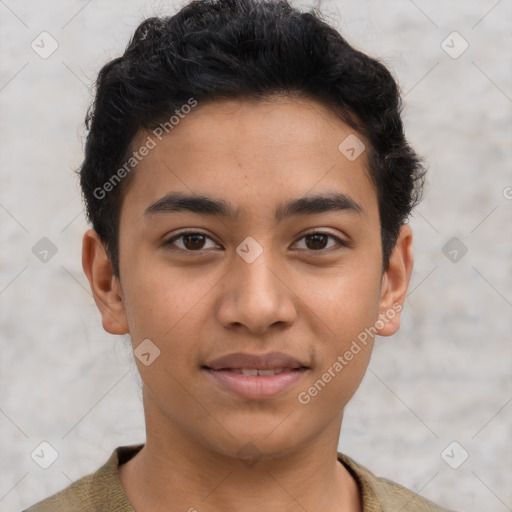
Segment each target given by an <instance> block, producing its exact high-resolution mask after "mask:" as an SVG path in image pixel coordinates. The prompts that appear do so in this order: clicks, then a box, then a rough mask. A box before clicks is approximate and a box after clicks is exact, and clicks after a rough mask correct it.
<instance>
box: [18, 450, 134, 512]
mask: <svg viewBox="0 0 512 512" xmlns="http://www.w3.org/2000/svg"><path fill="white" fill-rule="evenodd" d="M142 446H143V445H132V446H119V447H117V448H116V449H115V450H114V451H113V452H112V455H111V456H110V458H109V459H108V460H107V462H106V463H105V464H104V465H103V466H101V467H100V468H99V469H98V470H97V471H95V472H94V473H91V474H89V475H86V476H84V477H82V478H80V479H79V480H77V481H76V482H74V483H72V484H71V485H69V486H68V487H66V488H65V489H63V490H62V491H60V492H58V493H56V494H54V495H52V496H50V497H49V498H46V499H45V500H43V501H40V502H39V503H36V504H35V505H33V506H31V507H30V508H28V509H26V510H24V511H23V512H91V511H93V510H116V511H118V512H133V508H132V507H131V505H130V503H129V501H128V498H127V497H126V494H125V493H124V490H123V488H122V486H121V482H120V480H119V474H118V467H119V464H120V463H123V462H125V461H126V460H128V459H130V458H131V457H133V456H134V455H135V454H136V453H137V452H138V451H139V450H140V448H142Z"/></svg>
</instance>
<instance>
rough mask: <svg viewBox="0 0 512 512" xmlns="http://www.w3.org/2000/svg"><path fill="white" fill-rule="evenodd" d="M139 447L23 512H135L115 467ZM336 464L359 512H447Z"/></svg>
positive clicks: (118, 452) (346, 461)
mask: <svg viewBox="0 0 512 512" xmlns="http://www.w3.org/2000/svg"><path fill="white" fill-rule="evenodd" d="M143 446H144V445H143V444H138V445H131V446H120V447H118V448H116V449H115V450H114V451H113V453H112V455H111V456H110V458H109V459H108V461H107V462H106V463H105V464H104V465H103V466H102V467H101V468H99V469H98V470H97V471H96V472H94V473H91V474H89V475H87V476H84V477H83V478H81V479H80V480H77V481H76V482H74V483H73V484H71V485H69V486H68V487H66V489H64V490H62V491H60V492H58V493H57V494H54V495H53V496H50V497H49V498H47V499H45V500H43V501H41V502H39V503H37V504H35V505H33V506H32V507H30V508H28V509H26V510H25V511H24V512H135V511H134V509H133V507H132V506H131V505H130V502H129V501H128V497H127V496H126V494H125V492H124V490H123V487H122V485H121V481H120V479H119V474H118V467H119V465H120V464H124V463H125V462H128V460H130V459H131V458H132V457H133V456H134V455H135V454H136V453H137V452H138V451H139V450H140V449H141V448H142V447H143ZM338 460H339V461H340V462H341V463H342V464H343V465H344V466H345V467H346V468H347V469H348V470H349V471H350V473H351V474H352V475H353V476H354V478H355V479H356V481H357V483H358V485H359V489H360V491H361V495H362V499H363V512H450V511H448V510H447V509H445V508H442V507H439V506H438V505H436V504H435V503H432V502H431V501H428V500H426V499H425V498H422V497H421V496H419V495H417V494H416V493H414V492H412V491H410V490H409V489H406V488H405V487H402V486H401V485H399V484H397V483H395V482H391V481H390V480H386V479H384V478H378V477H376V476H375V475H374V474H373V473H371V472H370V471H368V470H367V469H366V468H364V467H363V466H360V465H359V464H357V463H356V462H354V461H353V460H352V459H351V458H350V457H347V456H346V455H343V454H341V453H338Z"/></svg>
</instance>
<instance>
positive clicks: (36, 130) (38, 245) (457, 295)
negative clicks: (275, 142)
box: [0, 0, 512, 512]
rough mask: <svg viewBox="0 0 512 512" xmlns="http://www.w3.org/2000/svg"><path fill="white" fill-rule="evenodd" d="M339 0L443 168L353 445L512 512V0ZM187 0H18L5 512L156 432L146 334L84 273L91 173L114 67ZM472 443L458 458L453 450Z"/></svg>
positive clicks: (8, 212) (344, 444)
mask: <svg viewBox="0 0 512 512" xmlns="http://www.w3.org/2000/svg"><path fill="white" fill-rule="evenodd" d="M303 5H304V4H303ZM322 8H323V11H324V12H325V13H326V15H327V17H328V19H329V20H331V21H332V22H333V23H335V24H336V25H337V26H338V28H339V29H340V30H341V31H342V33H343V34H344V35H345V36H346V37H347V38H348V39H349V41H350V42H352V43H353V44H355V45H356V46H358V47H360V48H361V49H363V50H365V51H367V52H369V53H370V54H372V55H375V56H380V57H381V58H382V60H383V61H384V62H385V63H386V64H387V65H388V66H390V67H391V68H392V70H393V71H394V73H395V75H396V76H397V77H398V79H399V82H400V84H401V86H402V88H403V90H404V92H405V100H406V109H405V113H404V115H405V121H406V130H407V132H408V136H409V138H410V140H411V141H412V143H413V145H414V146H415V147H416V148H417V150H418V151H419V152H420V153H422V154H424V155H426V156H427V157H428V162H429V166H430V173H429V185H428V189H427V194H426V198H425V200H424V202H423V203H422V204H421V206H420V207H419V209H418V210H417V212H416V214H415V216H414V218H413V219H412V221H411V224H412V226H413V229H414V230H415V234H416V238H415V251H416V266H415V271H414V274H413V278H412V284H411V288H410V292H409V296H408V300H407V302H406V308H405V312H404V321H403V326H402V329H401V330H400V332H399V333H398V334H397V335H395V336H394V337H392V338H384V339H380V340H378V342H377V345H376V349H375V353H374V355H373V358H372V362H371V365H370V370H369V372H368V373H367V376H366V378H365V380H364V382H363V384H362V386H361V388H360V390H359V391H358V392H357V393H356V396H355V398H354V400H353V402H352V403H351V404H350V405H349V407H348V409H347V411H346V415H345V420H344V426H343V430H342V439H341V441H340V449H341V450H343V451H345V452H346V453H347V454H349V455H351V456H353V457H354V458H356V459H357V460H358V461H360V462H362V463H363V464H365V465H367V466H368V467H369V468H370V469H371V470H373V471H374V472H376V473H377V474H380V475H383V476H387V477H388V478H390V479H393V480H396V481H398V482H400V483H402V484H404V485H405V486H407V487H409V488H411V489H413V490H415V491H417V492H419V493H421V494H422V495H424V496H426V497H428V498H430V499H433V500H437V501H439V502H441V503H443V504H445V505H446V506H449V507H452V508H453V509H456V510H459V511H467V512H480V511H482V510H493V511H495V512H505V511H507V510H512V488H511V486H510V481H511V477H512V443H511V442H510V440H511V439H512V378H511V362H512V349H511V344H510V341H511V339H510V338H511V335H510V329H511V327H512V325H511V324H512V322H511V313H512V268H511V264H512V236H510V235H511V225H512V224H511V221H512V200H511V199H512V188H511V187H512V174H511V172H510V169H511V160H512V159H511V146H510V142H511V135H512V76H511V75H512V70H511V66H510V62H511V57H512V55H511V53H512V50H511V49H512V36H511V30H510V28H511V23H512V1H511V0H501V1H496V0H485V1H483V0H482V1H466V2H457V1H453V0H450V1H447V0H444V1H440V0H436V1H429V2H427V1H426V0H415V1H412V0H392V1H386V2H378V1H376V0H374V1H366V2H365V1H353V2H345V1H342V0H338V1H330V2H329V1H327V0H326V1H325V2H324V3H323V5H322ZM174 9H175V7H172V6H171V7H168V6H165V4H163V3H158V4H157V3H150V2H143V1H135V0H130V1H122V2H121V1H120V0H117V1H112V0H111V1H105V0H103V1H100V0H92V1H83V0H82V1H69V0H67V1H64V0H62V1H53V2H36V1H27V0H19V1H16V0H5V1H0V52H1V54H0V58H1V61H0V65H1V68H0V109H1V113H0V173H1V187H0V223H1V232H0V241H1V243H0V265H1V266H0V321H1V349H0V371H1V374H0V386H1V390H2V392H1V394H0V433H1V435H0V454H1V456H0V510H2V511H4V510H5V511H9V510H19V509H21V508H22V507H24V506H28V505H29V504H32V503H33V502H35V501H37V500H39V499H42V498H43V497H45V496H47V495H49V494H50V493H53V492H55V491H57V490H59V489H60V488H62V487H64V486H66V485H67V484H68V483H69V482H70V480H75V479H77V478H78V477H80V476H82V475H84V474H86V473H88V472H90V471H93V470H94V469H96V468H98V467H99V465H101V464H102V463H103V462H104V461H105V460H106V458H107V457H108V455H110V453H111V451H112V449H113V448H114V447H115V446H118V445H120V444H129V443H136V442H140V441H143V440H144V425H143V416H142V406H141V399H140V386H139V380H138V377H137V374H136V369H135V365H134V363H133V361H132V355H131V353H130V351H129V350H128V349H127V347H128V340H127V339H123V338H115V337H112V336H109V335H107V334H106V333H104V332H103V331H102V328H101V324H100V320H99V314H98V313H97V311H96V308H95V305H94V302H93V299H92V297H91V294H90V292H89V288H88V285H87V282H86V279H85V277H84V276H83V274H82V269H81V262H80V251H81V235H82V233H83V231H84V230H85V228H86V224H85V221H84V216H83V214H82V205H81V201H80V192H79V189H78V183H77V180H76V177H75V175H74V174H73V169H74V168H76V167H77V165H78V164H79V163H80V159H81V148H82V138H81V137H82V134H83V128H82V122H83V118H84V114H85V111H86V108H87V106H88V104H89V102H90V99H91V95H90V94H91V92H90V90H91V84H92V81H93V80H94V78H95V76H96V74H97V71H98V70H99V68H100V66H101V64H102V63H104V62H105V61H106V60H109V59H111V58H113V57H115V56H117V55H118V54H119V53H120V52H121V51H122V49H123V48H124V46H125V44H126V42H127V40H128V38H129V36H130V35H131V33H132V32H133V30H134V28H135V27H136V26H137V25H138V23H139V22H140V20H141V19H142V18H143V17H146V16H148V15H151V14H153V13H155V12H157V13H158V12H160V13H168V12H173V11H174ZM454 31H456V32H457V33H458V34H452V33H453V32H454ZM41 32H48V33H49V34H50V36H47V35H40V34H41ZM32 41H34V43H33V47H31V44H32ZM443 41H444V42H443ZM56 44H58V48H57V49H56V50H55V51H54V52H53V53H52V54H51V55H49V53H50V52H51V51H52V50H53V49H54V48H53V46H55V45H56ZM466 45H468V47H467V49H466ZM463 50H465V51H463ZM462 51H463V53H461V52H462ZM459 54H460V55H459ZM43 57H46V58H43ZM455 57H457V58H455ZM45 237H46V238H47V239H48V240H49V241H51V242H48V240H46V239H45ZM454 237H455V239H454V240H451V239H452V238H454ZM41 239H43V240H41ZM450 240H451V241H450ZM447 243H448V245H446V244H447ZM34 247H35V249H34ZM466 250H467V252H465V251H466ZM45 251H46V252H45ZM55 251H56V253H55V254H53V253H54V252H55ZM45 260H46V261H45ZM42 441H47V442H49V443H50V444H51V445H52V446H53V447H55V449H56V450H57V452H58V458H57V460H56V461H55V462H54V463H53V464H52V465H51V466H50V467H49V468H48V469H46V470H45V469H42V468H41V467H39V466H38V465H37V464H36V463H35V462H34V461H33V460H32V459H31V457H30V454H31V452H33V450H34V449H35V448H36V447H38V446H39V444H40V443H41V442H42ZM453 441H455V442H456V443H458V444H455V445H451V446H450V447H449V448H448V450H446V451H444V450H445V448H446V447H447V446H448V445H450V443H452V442H453ZM466 452H467V453H468V454H469V458H468V459H467V460H466V461H465V462H463V463H462V464H461V465H460V466H459V467H458V468H456V469H454V468H452V467H450V466H449V465H448V463H447V462H449V463H450V464H451V465H452V466H457V465H459V464H460V463H461V462H462V460H463V458H464V457H465V453H466ZM48 453H50V452H49V451H48V450H47V451H46V454H48ZM442 453H444V458H443V456H442Z"/></svg>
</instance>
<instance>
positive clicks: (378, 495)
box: [338, 453, 453, 512]
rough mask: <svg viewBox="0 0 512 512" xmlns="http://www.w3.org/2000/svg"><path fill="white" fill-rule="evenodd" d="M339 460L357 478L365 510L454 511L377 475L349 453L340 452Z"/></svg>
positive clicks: (386, 511) (371, 511) (383, 511)
mask: <svg viewBox="0 0 512 512" xmlns="http://www.w3.org/2000/svg"><path fill="white" fill-rule="evenodd" d="M338 460H339V461H340V462H342V464H344V465H345V467H346V468H347V469H348V470H349V471H350V472H351V473H352V475H353V476H354V478H355V479H356V480H357V483H358V484H359V487H360V489H361V493H362V497H363V510H364V512H396V511H397V510H401V511H402V512H453V511H450V510H448V509H446V508H443V507H441V506H439V505H437V504H436V503H434V502H432V501H430V500H427V499H426V498H423V497H422V496H420V495H419V494H417V493H415V492H413V491H411V490H410V489H407V488H406V487H404V486H402V485H400V484H397V483H396V482H393V481H391V480H388V479H387V478H381V477H377V476H376V475H374V474H373V473H372V472H371V471H369V470H368V469H366V468H365V467H364V466H361V465H360V464H358V463H357V462H355V461H354V460H353V459H351V458H350V457H348V456H347V455H344V454H341V453H338Z"/></svg>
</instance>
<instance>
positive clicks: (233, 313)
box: [217, 250, 297, 335]
mask: <svg viewBox="0 0 512 512" xmlns="http://www.w3.org/2000/svg"><path fill="white" fill-rule="evenodd" d="M233 258H234V261H233V267H232V270H231V272H229V274H228V275H227V276H226V281H225V283H224V286H223V289H222V295H221V297H220V299H219V301H220V304H218V308H217V315H218V321H219V322H220V323H221V324H222V325H223V326H224V327H226V328H231V329H233V328H238V329H243V327H245V328H246V329H247V330H248V331H250V332H251V333H253V334H257V335H262V334H265V333H266V332H267V331H268V330H269V328H270V327H272V326H280V327H281V328H284V327H289V326H290V325H292V324H293V322H294V321H295V319H296V318H297V307H296V301H297V297H296V295H295V294H294V293H293V285H292V283H287V282H286V277H285V273H283V272H282V269H281V267H280V266H279V265H278V264H277V263H276V261H275V260H273V259H272V258H271V257H270V250H264V251H263V252H262V254H260V256H259V257H258V258H257V259H256V260H254V261H252V262H251V263H249V262H247V261H245V260H244V259H243V258H242V257H240V256H239V255H238V254H235V255H234V256H233ZM242 326H243V327H242Z"/></svg>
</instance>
